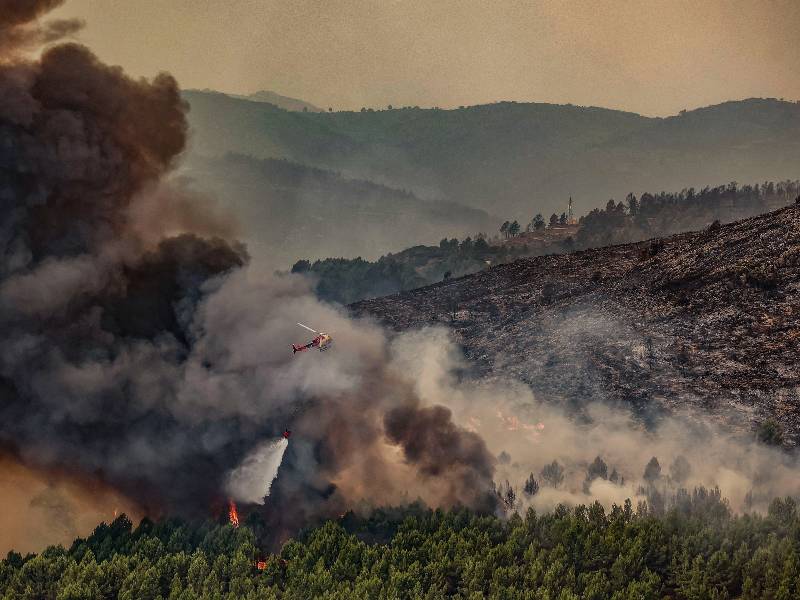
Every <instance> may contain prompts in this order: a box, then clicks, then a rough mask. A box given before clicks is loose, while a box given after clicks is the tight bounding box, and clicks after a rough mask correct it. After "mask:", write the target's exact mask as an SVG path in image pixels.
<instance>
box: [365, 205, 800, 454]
mask: <svg viewBox="0 0 800 600" xmlns="http://www.w3.org/2000/svg"><path fill="white" fill-rule="evenodd" d="M798 232H800V205H793V206H790V207H788V208H784V209H781V210H778V211H776V212H773V213H768V214H765V215H761V216H758V217H753V218H750V219H746V220H743V221H738V222H735V223H732V224H729V225H721V226H716V227H711V228H708V229H707V230H704V231H701V232H697V233H686V234H680V235H676V236H672V237H669V238H664V239H662V240H655V241H650V242H640V243H635V244H627V245H619V246H609V247H604V248H598V249H594V250H586V251H582V252H575V253H572V254H562V255H551V256H543V257H539V258H533V259H521V260H518V261H516V262H513V263H509V264H505V265H500V266H497V267H493V268H491V269H488V270H485V271H482V272H480V273H477V274H474V275H469V276H466V277H463V278H460V279H455V280H450V281H447V282H443V283H439V284H435V285H431V286H428V287H424V288H420V289H417V290H413V291H410V292H402V293H400V294H397V295H394V296H386V297H384V298H378V299H374V300H365V301H363V302H359V303H357V304H355V305H353V306H352V309H353V311H354V312H355V313H356V314H369V315H371V316H373V317H376V318H378V319H379V320H381V321H382V322H383V323H385V324H387V325H388V326H390V327H392V328H394V329H397V330H406V329H415V328H420V327H424V326H427V325H434V324H438V325H445V326H448V327H450V328H452V330H453V335H454V338H455V339H456V340H457V341H459V342H460V343H461V344H462V345H463V347H464V351H465V354H466V356H467V358H468V359H470V360H471V361H472V364H473V365H474V366H475V367H476V369H477V370H478V371H479V372H482V373H484V374H485V375H487V376H488V375H491V374H492V373H503V374H505V375H510V376H513V377H514V378H517V379H519V380H522V381H525V382H526V383H528V384H529V385H530V386H531V387H532V388H533V390H534V392H535V393H536V394H537V395H540V396H541V397H542V398H546V399H549V400H551V401H554V402H560V403H564V404H568V405H569V406H575V407H580V406H583V405H585V404H586V403H588V402H590V401H594V400H606V401H609V402H612V403H615V404H625V405H630V406H631V407H632V408H633V409H634V410H636V411H637V412H638V413H639V414H640V415H642V416H644V417H645V418H654V417H656V415H658V414H659V412H660V410H667V411H676V412H682V413H686V412H688V413H692V412H703V413H706V414H708V413H710V414H711V415H712V416H714V417H715V418H716V419H718V420H720V421H724V422H727V423H729V424H731V425H734V426H736V427H743V428H745V429H746V428H749V427H751V426H753V425H754V424H755V423H758V422H761V421H764V420H767V419H774V420H775V421H777V422H779V423H780V424H781V426H782V428H783V429H784V430H785V432H786V441H787V443H791V444H792V445H797V444H798V443H800V401H799V400H798V392H797V391H798V389H800V371H798V370H797V368H796V366H797V364H798V362H800V346H798V344H797V332H798V330H800V313H799V312H798V310H797V290H798V288H799V287H800V234H798Z"/></svg>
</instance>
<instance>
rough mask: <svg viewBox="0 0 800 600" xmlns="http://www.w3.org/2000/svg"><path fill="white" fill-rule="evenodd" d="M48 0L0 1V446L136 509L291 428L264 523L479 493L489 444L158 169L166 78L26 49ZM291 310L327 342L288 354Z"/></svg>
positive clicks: (220, 476)
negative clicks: (324, 349)
mask: <svg viewBox="0 0 800 600" xmlns="http://www.w3.org/2000/svg"><path fill="white" fill-rule="evenodd" d="M58 4H60V2H57V1H45V0H40V1H38V2H23V1H17V2H14V1H11V2H9V1H8V0H0V15H2V16H1V17H0V40H2V41H0V52H2V58H1V59H0V326H1V327H2V331H3V338H4V339H3V345H2V347H0V444H7V445H9V446H10V447H11V448H12V449H13V452H14V455H15V456H16V457H17V460H19V461H21V462H23V463H25V464H27V465H30V466H33V467H36V468H48V469H50V470H58V471H61V472H63V473H65V474H67V475H68V474H70V473H72V474H74V475H76V476H86V475H88V476H90V477H91V478H93V480H98V481H103V482H105V483H107V484H109V485H111V486H113V487H114V488H115V489H116V490H119V491H120V492H122V493H123V494H125V495H127V496H128V497H129V498H131V499H133V500H134V501H135V502H136V503H137V504H138V505H139V506H141V507H142V508H143V510H145V511H147V512H149V513H150V514H151V515H157V514H160V513H165V512H167V513H181V514H188V515H192V514H194V515H207V514H208V511H209V508H210V507H211V506H213V505H214V504H215V503H217V504H219V503H220V502H221V501H224V497H223V495H224V494H225V483H226V481H227V478H228V475H229V473H230V472H231V471H232V470H234V469H235V468H236V467H237V465H239V464H240V462H241V461H242V460H243V459H244V457H246V456H247V455H248V454H249V453H251V452H252V451H253V449H254V448H258V447H259V446H261V445H263V444H264V442H265V441H266V440H270V439H274V437H275V436H277V435H279V434H280V432H281V431H282V430H283V428H284V427H287V426H290V427H291V428H292V429H294V430H295V436H294V437H293V438H292V440H291V443H290V445H289V449H288V450H287V452H286V457H285V461H284V465H283V466H282V467H281V471H280V472H279V475H278V478H277V480H276V482H275V485H274V486H273V490H272V494H271V497H270V502H269V504H268V505H267V507H266V508H265V509H264V510H266V511H267V516H268V519H269V520H270V522H272V523H273V524H275V525H276V527H277V528H278V530H280V531H288V530H289V529H291V528H293V527H297V526H300V525H302V524H304V522H305V520H306V519H310V518H314V517H318V516H320V515H330V514H337V513H338V512H340V511H341V510H342V509H343V508H344V509H347V508H349V507H350V505H352V504H353V503H355V502H358V501H366V502H370V503H382V502H396V501H397V500H398V499H399V498H400V497H401V496H402V494H403V493H408V494H413V495H414V496H420V497H422V498H423V499H424V500H426V501H428V502H429V503H431V504H436V505H446V504H452V503H463V504H470V505H478V504H479V501H480V503H481V505H483V504H482V502H483V499H482V498H483V496H482V494H481V493H482V491H488V489H489V487H490V482H491V475H492V471H493V463H494V461H493V458H492V456H491V455H490V454H489V453H488V452H487V451H486V449H485V447H484V446H483V444H482V442H481V441H480V439H479V438H478V437H477V435H475V434H473V433H469V432H467V431H465V430H463V429H460V428H459V427H457V426H455V425H454V424H453V423H452V422H451V421H450V415H449V413H448V412H447V411H446V410H445V409H428V408H425V407H424V406H423V405H422V401H421V399H420V398H419V397H418V395H417V394H416V392H415V391H414V388H413V385H411V383H410V382H409V381H408V379H407V378H406V377H404V376H403V374H402V373H401V372H400V370H399V369H397V368H396V367H395V366H393V364H392V361H391V356H390V351H389V350H388V346H387V343H386V339H385V337H384V335H383V333H382V332H381V331H380V330H378V329H377V328H374V327H372V326H370V325H368V324H359V323H354V322H352V321H350V320H349V319H347V318H346V317H345V316H343V315H342V314H340V313H339V312H338V311H336V310H334V309H332V308H331V307H328V306H325V305H322V304H320V303H319V302H317V301H316V300H315V299H314V297H313V294H312V293H311V290H310V289H309V287H308V284H307V283H306V282H305V281H303V280H302V279H300V278H296V277H285V278H277V277H273V276H271V275H263V274H258V273H257V272H256V270H255V268H254V267H253V266H245V265H246V264H247V257H246V253H245V250H244V248H243V247H242V246H241V245H238V244H236V243H235V242H231V241H228V240H229V236H230V234H231V231H232V227H231V223H230V220H229V219H216V218H215V217H214V216H213V215H211V214H210V213H207V212H205V209H204V203H203V202H200V201H197V202H195V201H194V200H196V199H195V198H194V196H193V195H192V194H191V193H190V192H189V191H187V190H185V189H183V188H181V186H180V184H179V183H177V184H176V182H175V181H174V180H172V181H167V182H165V181H164V179H165V177H168V176H169V174H170V172H171V169H172V168H173V167H174V166H175V164H176V162H177V161H178V159H179V157H180V154H181V152H182V151H183V149H184V147H185V144H186V136H187V125H186V118H185V116H186V111H187V106H186V105H185V104H184V102H183V101H182V100H181V97H180V94H179V89H178V86H177V84H176V82H175V80H174V79H173V78H172V77H170V76H169V75H166V74H161V75H158V76H157V77H156V78H155V79H153V80H152V81H147V80H134V79H131V78H129V77H127V76H126V75H125V74H124V73H123V72H122V71H121V70H120V69H119V68H116V67H109V66H107V65H104V64H102V63H101V62H100V61H99V60H98V59H97V58H96V57H95V56H94V55H93V54H92V53H91V52H90V51H89V50H88V49H87V48H85V47H83V46H81V45H78V44H75V43H68V44H61V45H56V46H52V47H49V48H46V49H45V50H44V52H43V53H42V54H41V57H40V58H39V59H35V60H34V59H29V58H25V51H26V50H28V49H29V48H30V47H31V45H32V44H34V43H44V42H51V41H53V38H54V37H55V36H56V35H61V34H68V33H71V32H72V31H73V30H74V28H72V27H71V26H68V25H67V24H64V23H61V24H58V23H56V24H51V25H49V26H48V25H40V24H38V22H37V21H36V19H37V18H38V17H40V16H41V15H43V14H45V13H46V12H47V10H49V9H51V8H53V7H54V6H56V5H58ZM59 32H60V33H59ZM301 319H302V320H308V321H309V322H310V323H314V324H316V326H318V327H325V328H326V329H327V330H329V331H331V332H335V334H336V344H337V350H336V351H334V352H329V353H327V354H326V355H325V356H323V357H322V358H323V359H324V360H320V356H317V355H311V354H310V353H309V354H304V355H300V356H297V357H292V354H291V352H290V351H289V347H288V344H289V343H290V342H291V341H297V340H296V337H297V336H298V335H303V334H300V333H299V332H298V328H297V327H296V326H295V325H294V323H295V322H296V321H298V320H301ZM387 436H388V437H387ZM411 499H414V498H411Z"/></svg>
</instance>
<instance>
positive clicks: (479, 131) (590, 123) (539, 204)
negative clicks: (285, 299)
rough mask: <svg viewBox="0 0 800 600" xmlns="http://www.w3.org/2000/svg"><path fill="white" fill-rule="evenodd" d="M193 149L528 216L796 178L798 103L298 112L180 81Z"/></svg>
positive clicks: (799, 132) (522, 105)
mask: <svg viewBox="0 0 800 600" xmlns="http://www.w3.org/2000/svg"><path fill="white" fill-rule="evenodd" d="M185 97H186V99H187V100H188V101H189V103H190V104H191V106H192V110H191V113H190V116H189V118H190V123H191V126H192V128H193V131H194V134H193V145H194V149H195V150H196V151H197V152H199V153H202V154H205V155H211V156H213V155H222V154H225V153H226V152H238V153H243V154H250V155H253V156H255V157H260V158H279V157H283V158H288V159H290V160H293V161H297V162H301V163H305V164H309V165H314V166H318V167H322V168H328V169H334V170H338V171H341V172H342V173H344V174H345V175H348V176H352V177H357V178H363V179H370V180H373V181H378V182H381V183H384V184H386V185H389V186H392V187H397V188H404V189H409V190H413V191H414V192H415V193H416V194H417V195H419V196H421V197H430V198H444V199H449V200H455V201H458V202H460V203H464V204H468V205H470V206H473V207H476V208H483V209H491V212H492V213H493V214H498V215H500V214H502V215H503V216H504V217H506V218H516V219H519V220H520V221H521V222H526V221H527V220H529V219H530V217H532V216H533V214H535V213H537V212H541V213H544V214H549V213H551V212H556V213H559V214H560V213H561V212H562V211H563V210H564V209H565V203H566V199H567V198H568V197H569V196H572V197H573V198H574V201H575V208H576V210H577V211H579V212H585V211H588V210H589V209H592V208H595V207H596V206H600V205H604V204H605V202H606V201H607V200H608V199H609V198H616V199H617V200H621V199H622V198H623V197H624V195H625V194H627V193H628V192H631V191H632V192H634V193H641V192H642V191H645V190H649V191H652V190H654V189H655V190H661V189H664V190H670V189H673V190H674V189H681V188H682V187H683V186H695V187H698V188H699V187H701V186H702V185H705V183H706V182H709V181H761V180H764V179H772V180H784V179H794V178H796V177H797V173H798V171H800V104H796V103H789V102H783V101H779V100H772V99H766V100H763V99H751V100H744V101H737V102H727V103H724V104H720V105H717V106H711V107H707V108H702V109H698V110H693V111H689V112H684V113H682V114H680V115H677V116H674V117H669V118H649V117H644V116H641V115H637V114H634V113H627V112H621V111H615V110H607V109H603V108H593V107H579V106H571V105H553V104H525V103H514V102H502V103H497V104H491V105H482V106H473V107H465V108H460V109H455V110H439V109H420V108H400V109H394V110H381V111H372V110H365V111H363V112H334V113H311V112H308V113H302V112H290V111H286V110H282V109H280V108H278V107H276V106H274V105H271V104H266V103H259V102H249V101H244V100H239V99H236V98H231V97H229V96H225V95H222V94H214V93H207V92H186V94H185Z"/></svg>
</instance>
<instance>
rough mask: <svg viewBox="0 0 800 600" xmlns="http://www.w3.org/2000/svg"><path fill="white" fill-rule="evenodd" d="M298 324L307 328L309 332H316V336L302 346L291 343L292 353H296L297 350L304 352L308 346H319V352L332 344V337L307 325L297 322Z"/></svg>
mask: <svg viewBox="0 0 800 600" xmlns="http://www.w3.org/2000/svg"><path fill="white" fill-rule="evenodd" d="M298 325H300V327H302V328H303V329H308V330H309V331H310V332H311V333H316V334H317V337H315V338H314V339H313V340H311V341H310V342H308V343H307V344H305V345H302V346H301V345H298V344H292V354H297V353H298V352H305V351H306V350H308V349H310V348H319V351H320V352H324V351H325V350H327V349H328V348H330V347H331V346H332V345H333V337H331V336H330V335H328V334H327V333H322V332H319V331H316V330H315V329H311V327H309V326H308V325H303V324H302V323H298Z"/></svg>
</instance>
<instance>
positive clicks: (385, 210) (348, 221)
mask: <svg viewBox="0 0 800 600" xmlns="http://www.w3.org/2000/svg"><path fill="white" fill-rule="evenodd" d="M182 174H183V175H184V176H188V177H189V178H190V179H192V180H194V181H195V182H196V184H197V187H199V188H201V189H203V190H205V191H207V192H211V193H212V194H213V195H214V196H215V197H217V198H218V199H219V200H220V201H222V202H225V205H226V208H227V209H230V210H231V211H232V212H233V213H234V214H235V215H236V216H237V217H238V220H239V221H240V223H241V226H242V228H243V231H242V232H241V233H242V237H243V238H244V241H245V242H246V243H247V245H248V248H249V249H250V252H251V253H252V254H254V255H257V256H259V257H260V258H261V259H262V260H265V261H266V262H267V263H268V264H272V265H273V266H275V267H276V268H288V267H289V266H291V265H292V263H294V262H295V261H296V260H297V259H298V258H300V257H306V258H311V259H312V260H313V259H315V258H324V257H328V256H346V257H356V256H363V257H365V258H377V257H378V256H380V255H382V254H385V253H386V252H394V251H397V250H402V249H403V248H406V247H408V246H409V245H412V244H423V243H428V244H430V243H438V241H439V240H440V239H441V238H442V237H443V236H448V237H453V236H462V235H463V234H464V232H474V233H477V232H478V231H489V230H493V229H496V227H497V224H498V223H499V221H498V220H497V219H495V218H492V217H491V216H490V215H488V214H487V213H486V212H485V211H482V210H477V209H474V208H468V207H465V206H461V205H458V204H455V203H442V202H427V201H425V200H421V199H420V198H418V197H416V196H415V195H414V194H412V193H410V192H407V191H403V190H397V189H393V188H389V187H386V186H382V185H378V184H375V183H372V182H369V181H363V180H357V179H348V178H345V177H342V176H341V175H339V174H338V173H334V172H332V171H327V170H323V169H315V168H312V167H307V166H305V165H301V164H298V163H294V162H291V161H288V160H279V159H255V158H252V157H248V156H243V155H238V154H227V155H225V156H221V157H211V158H207V157H201V156H198V155H193V156H191V157H189V159H188V161H187V162H186V164H185V165H184V167H183V169H182Z"/></svg>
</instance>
